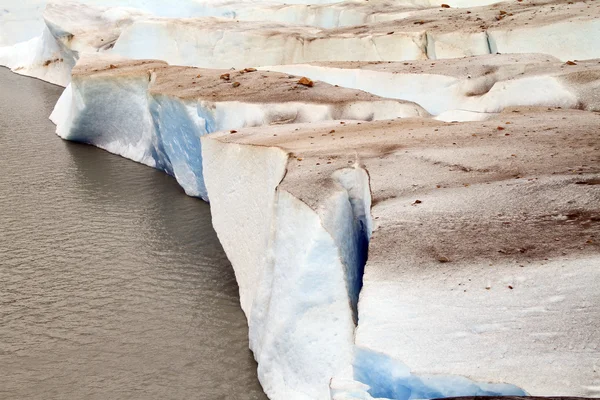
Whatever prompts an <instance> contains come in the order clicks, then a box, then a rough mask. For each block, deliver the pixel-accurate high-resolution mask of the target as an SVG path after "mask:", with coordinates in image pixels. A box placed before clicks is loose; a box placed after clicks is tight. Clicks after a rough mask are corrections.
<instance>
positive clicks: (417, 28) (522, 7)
mask: <svg viewBox="0 0 600 400" xmlns="http://www.w3.org/2000/svg"><path fill="white" fill-rule="evenodd" d="M448 3H452V2H448ZM439 4H442V3H438V2H436V1H431V2H428V1H417V0H414V1H406V2H399V3H397V4H395V5H394V7H391V8H390V7H389V4H388V3H386V2H385V1H384V0H379V1H373V2H372V3H370V4H369V5H368V6H365V5H364V4H363V5H357V3H356V1H345V2H341V3H334V5H332V4H329V2H325V3H318V4H313V5H312V6H314V7H316V9H315V10H311V8H310V7H311V4H310V3H309V4H308V5H307V4H305V3H302V2H300V3H297V4H290V5H289V7H291V8H290V9H289V10H286V9H285V8H287V7H288V5H286V6H285V7H284V8H283V9H282V6H281V4H278V3H277V2H275V1H265V2H250V1H240V2H200V1H199V2H194V1H188V0H180V1H178V2H176V4H175V6H173V7H164V5H161V3H159V2H155V1H142V0H139V1H133V0H131V1H127V2H123V1H120V2H119V1H116V0H112V1H107V0H85V1H80V2H73V1H67V0H54V1H51V2H49V3H48V5H47V7H46V10H45V12H44V15H43V17H44V20H45V22H46V28H45V29H49V31H46V30H44V31H43V32H40V34H39V36H36V37H34V38H31V39H30V40H29V41H27V42H20V43H16V44H12V45H7V46H4V47H0V65H6V66H9V67H10V68H11V69H13V70H15V71H16V72H19V73H22V74H26V75H30V76H35V77H39V78H42V79H46V80H48V81H51V82H53V83H56V84H59V85H63V86H66V85H67V84H68V81H69V73H70V70H71V69H72V68H73V66H74V62H73V61H76V60H77V59H78V57H79V55H80V54H83V53H98V52H107V53H110V54H112V55H118V56H123V57H127V58H134V59H161V60H164V61H166V62H168V63H170V64H177V65H186V66H196V67H203V68H230V67H236V68H245V67H247V66H248V65H251V66H253V67H259V66H270V65H281V64H298V63H312V62H326V61H348V60H352V61H407V60H438V59H448V58H462V57H466V56H476V55H485V54H496V53H536V52H539V53H544V54H547V55H550V56H553V57H556V58H558V59H560V60H561V61H568V60H573V59H591V58H598V57H600V51H598V49H597V47H598V46H596V45H595V41H594V39H593V38H595V37H596V36H597V35H598V34H599V33H600V31H599V29H600V25H599V23H598V19H597V18H594V15H595V14H594V13H595V12H597V8H598V5H597V4H596V3H591V4H587V3H585V2H583V1H578V2H571V3H568V4H565V3H564V2H559V1H558V2H557V1H549V0H545V1H541V2H540V4H535V5H531V4H529V3H523V2H513V1H511V2H507V3H506V4H505V5H504V6H503V7H502V9H499V8H498V7H497V5H492V6H488V7H483V6H484V5H486V4H489V2H487V1H486V2H484V3H481V2H470V1H464V2H462V1H457V2H455V3H454V4H446V5H448V6H451V7H450V8H441V9H439V8H432V7H435V6H438V5H439ZM476 5H479V6H478V7H475V6H476ZM457 6H458V7H457ZM307 7H308V8H307ZM460 7H466V8H460ZM299 8H300V9H303V11H301V10H299ZM233 10H235V11H233ZM244 10H245V11H244ZM361 10H362V11H361ZM465 10H467V11H465ZM238 12H239V13H240V15H238V14H237V13H238ZM440 12H442V13H443V14H440ZM465 13H469V15H468V16H467V17H466V18H465ZM290 16H292V17H290ZM506 16H508V17H506ZM438 17H443V19H439V18H438ZM265 21H269V22H265ZM481 21H485V22H481ZM53 39H54V40H55V41H56V42H57V43H56V46H57V47H58V49H52V51H51V52H50V53H49V52H48V49H50V48H51V47H53V46H54V45H53V44H50V43H49V42H51V41H52V40H53ZM256 49H262V50H261V51H255V50H256ZM48 66H50V69H57V70H60V73H59V72H53V73H48V72H47V71H46V68H45V67H48Z"/></svg>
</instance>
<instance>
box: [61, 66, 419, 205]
mask: <svg viewBox="0 0 600 400" xmlns="http://www.w3.org/2000/svg"><path fill="white" fill-rule="evenodd" d="M298 81H299V77H294V76H289V75H284V74H280V73H274V72H258V71H256V70H254V69H245V70H239V71H230V70H207V69H197V68H190V67H171V66H168V65H167V64H166V63H163V62H160V61H153V60H138V61H131V60H125V59H121V58H115V57H99V56H93V57H92V56H85V57H83V58H82V59H81V60H80V61H79V63H78V64H77V66H76V67H75V68H74V69H73V78H72V83H71V85H70V86H69V87H68V88H67V90H65V92H64V93H63V95H62V96H61V98H60V100H59V102H58V104H57V106H56V108H55V110H54V112H53V113H52V115H51V119H52V121H53V122H55V123H56V125H57V134H58V135H59V136H61V137H62V138H63V139H67V140H73V141H78V142H83V143H88V144H93V145H95V146H97V147H100V148H103V149H105V150H108V151H110V152H112V153H115V154H119V155H121V156H123V157H126V158H129V159H132V160H134V161H137V162H141V163H143V164H146V165H149V166H151V167H155V168H158V169H160V170H163V171H165V172H167V173H168V174H171V175H173V176H175V178H176V179H177V181H178V182H179V184H180V185H181V186H182V187H183V188H184V189H185V191H186V193H187V194H189V195H191V196H197V197H201V198H203V199H204V200H208V193H207V191H206V187H205V184H204V178H203V172H202V171H203V166H202V156H201V154H202V151H201V147H202V144H201V142H200V137H201V136H203V135H206V134H209V133H212V132H215V131H221V130H226V131H231V133H235V130H236V129H240V128H243V127H249V126H261V125H278V124H288V123H299V122H317V121H323V120H332V119H340V118H344V119H348V120H380V119H391V118H405V117H417V116H426V115H428V114H427V112H426V111H425V110H423V109H422V108H421V107H420V106H419V105H417V104H414V103H411V102H406V101H402V100H394V99H385V98H381V97H377V96H374V95H371V94H368V93H364V92H360V91H356V90H352V89H345V88H335V87H332V86H330V85H328V84H325V83H321V82H317V83H313V86H312V87H308V86H306V85H302V84H299V83H298Z"/></svg>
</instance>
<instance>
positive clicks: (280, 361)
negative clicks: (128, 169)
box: [0, 0, 600, 400]
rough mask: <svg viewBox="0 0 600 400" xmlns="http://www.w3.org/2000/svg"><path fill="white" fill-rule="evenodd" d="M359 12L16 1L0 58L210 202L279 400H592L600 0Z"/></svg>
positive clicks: (71, 129) (96, 135)
mask: <svg viewBox="0 0 600 400" xmlns="http://www.w3.org/2000/svg"><path fill="white" fill-rule="evenodd" d="M367 1H368V2H367ZM367 1H356V0H351V1H342V2H335V1H303V0H298V1H291V2H286V3H285V4H283V3H281V2H278V1H276V0H268V1H267V0H265V1H229V0H227V1H204V0H196V1H194V0H178V1H174V2H170V3H169V5H168V6H167V5H166V4H165V3H164V2H163V1H158V0H127V1H119V0H81V1H78V2H74V1H63V0H61V1H51V2H48V4H45V2H41V1H39V2H36V1H26V2H22V3H16V2H14V4H11V5H10V6H8V7H7V8H6V9H3V10H0V64H3V65H7V66H9V67H10V68H12V69H13V70H14V71H15V72H18V73H22V74H26V75H30V76H35V77H38V78H41V79H44V80H48V81H50V82H54V83H57V84H60V85H63V86H66V89H65V91H64V93H63V95H62V96H61V98H60V100H59V102H58V104H57V106H56V108H55V110H54V112H53V114H52V116H51V119H52V120H53V121H54V122H55V123H56V125H57V134H58V135H59V136H61V137H62V138H64V139H67V140H73V141H78V142H83V143H88V144H92V145H95V146H97V147H100V148H103V149H105V150H107V151H110V152H112V153H115V154H118V155H121V156H123V157H127V158H129V159H132V160H134V161H137V162H140V163H144V164H146V165H148V166H151V167H154V168H157V169H160V170H162V171H164V172H166V173H168V174H170V175H172V176H174V177H175V179H176V180H177V182H178V183H179V184H180V185H181V186H182V187H183V188H184V190H185V192H186V193H187V194H189V195H191V196H196V197H200V198H202V199H204V200H207V201H208V200H210V206H211V212H212V218H213V225H214V228H215V230H216V232H217V234H218V236H219V240H220V241H221V243H222V245H223V248H224V249H225V252H226V254H227V256H228V258H229V260H230V261H231V264H232V266H233V268H234V270H235V274H236V278H237V281H238V284H239V288H240V303H241V307H242V308H243V310H244V312H245V314H246V316H247V319H248V325H249V338H250V347H251V349H252V351H253V353H254V355H255V358H256V360H257V361H258V375H259V379H260V381H261V384H262V386H263V388H264V389H265V392H266V393H267V394H268V396H269V397H270V398H272V399H275V400H284V399H285V400H325V399H327V400H332V399H334V400H349V399H355V400H356V399H363V400H369V399H371V400H372V399H393V400H412V399H421V398H438V397H452V396H495V395H517V396H520V395H525V394H531V395H541V396H548V395H568V396H589V397H599V396H600V372H599V371H600V370H599V368H600V348H599V346H600V344H599V343H600V335H599V332H600V330H599V329H598V326H597V325H598V322H597V321H599V320H600V289H599V288H598V285H597V284H596V282H598V281H599V279H600V275H599V272H598V265H600V247H599V245H598V243H600V185H599V183H600V157H599V156H598V155H599V154H600V139H599V138H600V136H598V127H599V126H600V114H599V113H598V112H599V111H600V98H599V96H598V93H600V60H599V59H598V57H600V45H599V43H598V42H597V40H596V39H597V37H598V36H599V35H600V22H599V21H600V3H598V2H597V1H594V0H574V1H568V2H567V1H559V0H537V1H535V2H534V1H533V0H523V1H520V0H518V1H517V0H515V1H507V2H504V3H497V2H495V1H488V0H482V1H475V0H454V1H450V0H448V1H444V2H442V1H437V0H396V1H393V2H389V1H385V0H367ZM44 6H45V9H44ZM42 15H43V19H42ZM505 53H508V54H505Z"/></svg>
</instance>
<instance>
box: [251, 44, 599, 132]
mask: <svg viewBox="0 0 600 400" xmlns="http://www.w3.org/2000/svg"><path fill="white" fill-rule="evenodd" d="M260 69H261V70H269V71H277V72H284V73H290V74H297V75H304V76H309V77H311V78H312V79H318V80H321V81H323V82H327V83H330V84H332V85H339V86H343V87H348V88H353V89H358V90H364V91H366V92H369V93H373V94H376V95H378V96H384V97H389V98H397V99H402V100H408V101H414V102H415V103H417V104H419V105H421V106H423V108H425V109H426V110H427V111H428V112H430V113H431V114H433V115H435V116H438V119H440V120H444V121H448V122H450V121H476V120H480V119H485V118H487V117H489V115H490V114H493V113H498V112H500V111H502V110H503V109H505V108H507V107H512V106H546V107H562V108H583V109H586V110H590V111H598V110H600V102H598V100H597V98H596V96H595V94H594V89H592V87H598V85H599V84H600V79H599V78H598V71H599V70H600V65H599V64H598V60H587V61H579V62H578V64H577V65H573V66H569V68H568V69H566V68H565V64H564V63H563V62H560V61H558V60H556V59H552V57H549V56H546V55H494V56H490V55H488V56H480V57H466V58H463V59H460V60H438V61H436V62H435V63H434V64H432V63H431V62H430V61H412V62H410V63H357V62H350V63H349V62H346V63H344V62H339V63H314V64H293V65H276V66H267V67H261V68H260Z"/></svg>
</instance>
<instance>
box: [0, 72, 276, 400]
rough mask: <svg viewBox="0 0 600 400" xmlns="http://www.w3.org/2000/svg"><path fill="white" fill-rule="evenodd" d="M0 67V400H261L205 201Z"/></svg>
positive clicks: (48, 92) (50, 89)
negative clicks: (54, 114)
mask: <svg viewBox="0 0 600 400" xmlns="http://www.w3.org/2000/svg"><path fill="white" fill-rule="evenodd" d="M61 91H62V89H61V88H58V87H55V86H52V85H49V84H46V83H44V82H40V81H37V80H33V79H30V78H24V77H20V76H17V75H13V74H12V73H10V72H9V71H8V70H6V69H3V68H2V69H0V398H1V399H236V400H238V399H239V400H243V399H265V398H266V397H265V396H264V394H262V391H261V389H260V386H259V384H258V381H257V378H256V372H255V371H256V364H255V362H254V360H253V358H252V355H251V353H250V351H249V350H248V341H247V326H246V320H245V318H244V315H243V313H242V311H241V309H240V307H239V299H238V289H237V285H236V282H235V278H234V275H233V272H232V270H231V266H230V264H229V262H228V261H227V258H226V257H225V254H224V253H223V250H222V248H221V246H220V244H219V242H218V240H217V237H216V235H215V232H214V231H213V229H212V226H211V220H210V210H209V207H208V205H206V204H204V203H203V202H201V201H199V200H196V199H192V198H189V197H187V196H185V195H184V194H183V192H182V190H181V189H180V188H179V187H178V186H177V184H176V183H175V181H174V180H173V179H172V178H170V177H168V176H166V175H164V174H162V173H160V172H158V171H155V170H152V169H151V168H148V167H145V166H142V165H138V164H135V163H133V162H131V161H128V160H125V159H123V158H120V157H117V156H114V155H111V154H108V153H106V152H104V151H102V150H99V149H96V148H93V147H89V146H85V145H77V144H73V143H67V142H64V141H62V140H61V139H59V138H58V137H57V136H56V135H55V134H54V133H53V132H54V126H53V125H52V124H51V123H50V122H49V121H48V120H47V116H48V115H49V114H50V112H51V110H52V108H53V106H54V103H55V102H56V100H57V98H58V96H59V95H60V92H61Z"/></svg>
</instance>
